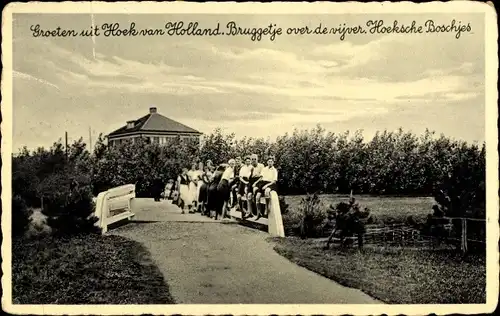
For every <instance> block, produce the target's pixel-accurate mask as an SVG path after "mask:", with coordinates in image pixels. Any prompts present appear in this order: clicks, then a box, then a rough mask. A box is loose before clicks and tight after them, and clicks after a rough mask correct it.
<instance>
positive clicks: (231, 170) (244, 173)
mask: <svg viewBox="0 0 500 316" xmlns="http://www.w3.org/2000/svg"><path fill="white" fill-rule="evenodd" d="M274 162H275V158H274V156H269V157H267V161H266V163H267V165H266V166H264V165H263V164H262V163H260V162H259V159H258V155H256V154H252V155H250V156H247V157H245V159H244V160H243V161H242V159H241V158H240V157H236V158H235V159H230V160H229V161H228V162H227V163H223V164H220V165H218V166H217V167H215V166H214V164H213V163H212V161H210V160H208V161H207V162H206V163H203V162H199V163H198V164H195V163H194V164H192V165H191V168H190V169H188V168H183V169H182V172H181V174H180V175H179V176H178V177H177V181H173V180H170V181H169V183H168V184H167V187H166V190H165V196H166V197H169V198H170V199H172V200H173V201H174V203H176V204H177V205H178V206H179V207H180V208H181V211H182V213H183V214H184V213H185V211H186V210H187V211H188V212H189V213H195V212H199V213H202V214H203V215H206V216H209V217H213V218H215V219H218V218H219V217H220V218H224V217H229V212H228V211H229V208H231V207H236V208H238V209H239V210H240V211H241V212H242V216H243V217H244V218H250V217H255V216H256V217H257V219H258V218H260V217H262V216H264V217H265V216H267V214H268V207H267V203H260V201H261V197H262V196H263V195H264V196H268V195H269V193H270V192H271V191H272V190H276V189H277V182H278V171H277V170H276V168H275V166H274ZM252 210H255V213H254V212H252Z"/></svg>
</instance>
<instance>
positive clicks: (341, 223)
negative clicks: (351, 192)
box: [325, 197, 371, 249]
mask: <svg viewBox="0 0 500 316" xmlns="http://www.w3.org/2000/svg"><path fill="white" fill-rule="evenodd" d="M329 217H330V218H331V219H334V220H335V227H334V229H333V231H332V233H331V234H330V237H329V238H328V241H327V243H326V246H325V249H328V248H329V247H330V243H331V242H332V240H333V238H334V236H335V234H336V233H339V237H340V240H341V245H343V246H344V245H345V241H346V238H348V237H352V236H357V239H358V248H359V249H362V248H363V235H364V234H365V225H366V224H367V223H369V222H371V218H370V210H369V209H368V208H366V207H365V209H364V210H361V208H360V206H359V204H358V203H356V199H355V198H354V197H351V199H350V200H349V203H345V202H340V203H338V204H337V205H336V206H335V207H333V206H332V205H330V212H329Z"/></svg>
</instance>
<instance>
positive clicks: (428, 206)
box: [286, 194, 434, 222]
mask: <svg viewBox="0 0 500 316" xmlns="http://www.w3.org/2000/svg"><path fill="white" fill-rule="evenodd" d="M303 197H304V196H303V195H294V196H292V195H289V196H286V202H287V203H288V204H289V205H290V210H292V211H293V210H296V209H298V207H299V205H300V202H301V199H302V198H303ZM354 197H355V198H356V200H357V202H359V205H360V206H361V207H362V208H365V207H368V208H369V209H370V210H371V213H372V214H373V215H374V216H375V217H376V219H377V220H378V221H381V222H405V221H406V218H407V217H408V216H410V215H412V216H413V217H414V218H425V217H426V216H427V215H428V214H431V213H432V205H433V204H434V199H433V198H430V197H377V196H366V195H355V196H354ZM320 199H321V201H322V203H323V204H324V206H325V207H329V206H330V204H333V205H336V204H337V203H339V202H342V201H345V202H347V201H348V199H349V196H348V195H336V194H327V195H321V196H320Z"/></svg>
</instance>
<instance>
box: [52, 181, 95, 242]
mask: <svg viewBox="0 0 500 316" xmlns="http://www.w3.org/2000/svg"><path fill="white" fill-rule="evenodd" d="M63 189H64V188H63ZM45 201H46V202H45V203H44V207H43V209H42V213H43V214H44V215H46V216H47V224H48V225H49V226H50V227H51V229H52V231H53V232H54V233H55V234H56V235H63V236H68V235H78V234H82V233H97V232H98V228H97V227H96V226H95V223H96V222H97V221H98V218H97V217H95V216H94V212H95V205H94V202H93V200H92V192H91V190H90V186H80V185H78V184H74V185H72V186H71V187H70V188H69V189H68V190H61V191H58V192H56V194H54V195H52V196H51V197H49V198H47V199H46V200H45Z"/></svg>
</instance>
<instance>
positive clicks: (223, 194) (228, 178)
mask: <svg viewBox="0 0 500 316" xmlns="http://www.w3.org/2000/svg"><path fill="white" fill-rule="evenodd" d="M235 163H236V162H235V160H234V159H230V160H229V166H228V167H227V168H226V170H224V173H223V174H222V177H221V180H220V182H219V185H218V186H217V195H218V198H219V202H218V205H217V213H218V215H221V216H222V218H224V217H228V215H227V209H228V208H229V199H230V195H231V184H232V181H233V179H234V165H235ZM221 206H222V207H221ZM215 219H217V215H216V217H215Z"/></svg>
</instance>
